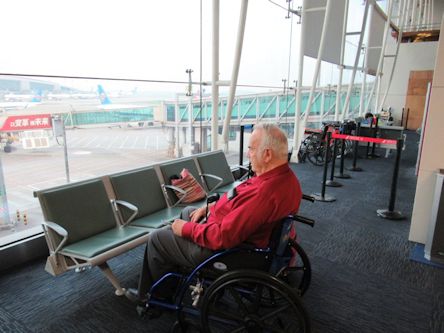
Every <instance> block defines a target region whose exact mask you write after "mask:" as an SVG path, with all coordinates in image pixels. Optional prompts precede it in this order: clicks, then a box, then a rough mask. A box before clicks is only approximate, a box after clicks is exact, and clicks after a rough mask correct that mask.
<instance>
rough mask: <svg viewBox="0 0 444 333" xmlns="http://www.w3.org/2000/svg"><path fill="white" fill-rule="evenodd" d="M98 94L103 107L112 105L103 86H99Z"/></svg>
mask: <svg viewBox="0 0 444 333" xmlns="http://www.w3.org/2000/svg"><path fill="white" fill-rule="evenodd" d="M97 92H98V93H99V98H100V103H101V104H102V105H106V104H111V100H110V99H109V97H108V95H107V94H106V92H105V90H104V89H103V87H102V85H101V84H99V85H97Z"/></svg>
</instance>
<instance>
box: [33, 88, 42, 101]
mask: <svg viewBox="0 0 444 333" xmlns="http://www.w3.org/2000/svg"><path fill="white" fill-rule="evenodd" d="M41 101H42V90H41V89H39V90H37V92H36V94H35V95H34V97H33V98H32V100H31V102H33V103H40V102H41Z"/></svg>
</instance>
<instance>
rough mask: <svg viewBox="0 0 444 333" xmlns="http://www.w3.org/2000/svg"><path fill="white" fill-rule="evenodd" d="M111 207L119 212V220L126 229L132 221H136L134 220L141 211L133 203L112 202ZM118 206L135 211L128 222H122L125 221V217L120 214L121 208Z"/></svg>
mask: <svg viewBox="0 0 444 333" xmlns="http://www.w3.org/2000/svg"><path fill="white" fill-rule="evenodd" d="M111 205H112V206H113V208H114V209H115V211H116V212H117V213H119V214H118V215H119V220H120V222H121V224H122V227H125V226H127V225H128V224H129V223H130V222H131V221H132V220H134V218H135V217H136V216H137V213H138V212H139V209H138V208H137V207H136V206H134V205H133V204H131V203H129V202H127V201H124V200H114V199H113V200H111ZM118 205H120V206H123V207H126V208H128V209H129V210H132V211H133V213H132V214H131V216H130V217H128V219H127V220H126V221H122V220H123V217H122V214H121V213H120V210H119V206H118Z"/></svg>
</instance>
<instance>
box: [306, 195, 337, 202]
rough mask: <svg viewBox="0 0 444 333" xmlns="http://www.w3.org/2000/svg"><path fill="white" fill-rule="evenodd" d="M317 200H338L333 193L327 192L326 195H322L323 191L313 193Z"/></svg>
mask: <svg viewBox="0 0 444 333" xmlns="http://www.w3.org/2000/svg"><path fill="white" fill-rule="evenodd" d="M311 196H312V197H313V198H314V199H315V200H316V201H321V202H332V201H336V198H335V197H332V196H331V195H328V194H325V195H324V196H322V194H321V193H313V194H312V195H311Z"/></svg>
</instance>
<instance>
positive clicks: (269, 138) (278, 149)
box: [254, 123, 288, 159]
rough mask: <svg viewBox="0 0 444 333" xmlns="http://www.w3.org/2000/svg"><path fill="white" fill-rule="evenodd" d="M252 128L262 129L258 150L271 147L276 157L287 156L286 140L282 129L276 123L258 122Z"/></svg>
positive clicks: (282, 157)
mask: <svg viewBox="0 0 444 333" xmlns="http://www.w3.org/2000/svg"><path fill="white" fill-rule="evenodd" d="M254 130H262V131H263V133H264V135H263V136H262V138H261V143H260V145H259V147H260V150H261V151H263V150H264V149H265V148H269V149H271V150H272V151H273V152H274V154H275V155H276V157H277V158H279V159H287V157H288V140H287V136H286V135H285V133H284V131H282V130H281V129H280V128H279V127H278V126H277V125H276V124H271V123H260V124H258V125H255V126H254Z"/></svg>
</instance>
